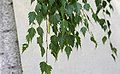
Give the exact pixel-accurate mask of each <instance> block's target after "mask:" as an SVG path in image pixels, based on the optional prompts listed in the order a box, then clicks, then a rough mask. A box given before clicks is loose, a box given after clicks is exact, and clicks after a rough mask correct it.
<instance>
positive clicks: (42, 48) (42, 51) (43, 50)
mask: <svg viewBox="0 0 120 74" xmlns="http://www.w3.org/2000/svg"><path fill="white" fill-rule="evenodd" d="M44 54H45V49H44V47H42V46H41V56H42V57H43V56H44Z"/></svg>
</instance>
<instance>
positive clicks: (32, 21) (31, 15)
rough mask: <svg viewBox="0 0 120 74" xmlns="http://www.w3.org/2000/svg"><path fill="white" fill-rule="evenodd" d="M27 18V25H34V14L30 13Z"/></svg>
mask: <svg viewBox="0 0 120 74" xmlns="http://www.w3.org/2000/svg"><path fill="white" fill-rule="evenodd" d="M28 18H29V25H31V23H34V20H35V18H36V13H35V12H30V13H29V14H28Z"/></svg>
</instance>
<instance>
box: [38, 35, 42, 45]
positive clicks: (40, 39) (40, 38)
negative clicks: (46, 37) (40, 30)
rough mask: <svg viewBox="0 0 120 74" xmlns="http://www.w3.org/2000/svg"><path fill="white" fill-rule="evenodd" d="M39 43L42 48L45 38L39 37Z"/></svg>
mask: <svg viewBox="0 0 120 74" xmlns="http://www.w3.org/2000/svg"><path fill="white" fill-rule="evenodd" d="M37 43H38V44H39V46H40V47H41V46H42V43H43V38H42V37H41V36H39V37H37Z"/></svg>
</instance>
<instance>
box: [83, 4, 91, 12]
mask: <svg viewBox="0 0 120 74" xmlns="http://www.w3.org/2000/svg"><path fill="white" fill-rule="evenodd" d="M84 9H85V10H87V11H89V9H90V4H88V3H85V5H84Z"/></svg>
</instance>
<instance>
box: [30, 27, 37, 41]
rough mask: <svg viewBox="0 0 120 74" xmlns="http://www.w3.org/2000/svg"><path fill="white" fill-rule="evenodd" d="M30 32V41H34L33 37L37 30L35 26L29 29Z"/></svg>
mask: <svg viewBox="0 0 120 74" xmlns="http://www.w3.org/2000/svg"><path fill="white" fill-rule="evenodd" d="M28 32H29V38H30V41H32V39H33V37H34V36H35V34H36V31H35V29H34V28H33V27H31V28H29V29H28Z"/></svg>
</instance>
